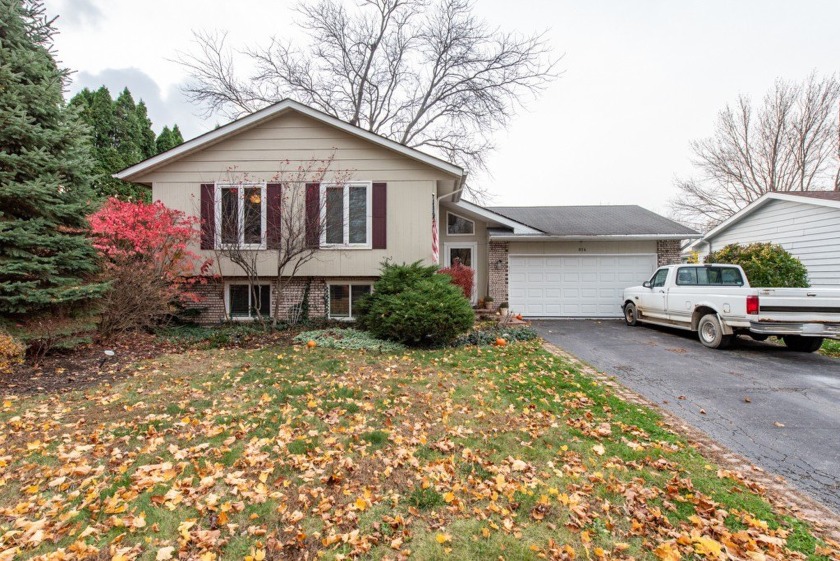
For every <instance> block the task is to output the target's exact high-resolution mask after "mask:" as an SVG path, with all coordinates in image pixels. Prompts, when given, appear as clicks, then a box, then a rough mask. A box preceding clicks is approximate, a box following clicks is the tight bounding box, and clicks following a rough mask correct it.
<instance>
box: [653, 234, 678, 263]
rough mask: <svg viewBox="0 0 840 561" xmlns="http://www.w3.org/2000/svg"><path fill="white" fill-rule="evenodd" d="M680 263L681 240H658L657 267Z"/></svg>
mask: <svg viewBox="0 0 840 561" xmlns="http://www.w3.org/2000/svg"><path fill="white" fill-rule="evenodd" d="M679 262H680V240H656V266H657V267H661V266H663V265H673V264H675V263H679Z"/></svg>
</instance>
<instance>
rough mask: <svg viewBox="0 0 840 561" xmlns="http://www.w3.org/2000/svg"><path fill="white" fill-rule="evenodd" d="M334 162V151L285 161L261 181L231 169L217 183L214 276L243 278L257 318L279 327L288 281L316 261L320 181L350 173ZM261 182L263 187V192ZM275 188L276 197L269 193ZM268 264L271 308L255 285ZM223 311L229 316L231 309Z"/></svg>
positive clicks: (322, 217) (339, 183) (322, 216)
mask: <svg viewBox="0 0 840 561" xmlns="http://www.w3.org/2000/svg"><path fill="white" fill-rule="evenodd" d="M334 160H335V153H333V154H331V155H330V156H328V157H327V158H324V159H321V158H315V157H313V158H311V159H309V160H306V161H303V160H297V161H295V163H293V162H292V161H290V160H285V161H283V162H280V170H279V171H278V172H277V173H275V174H274V175H273V176H272V177H271V178H270V179H268V180H267V181H265V182H263V181H262V180H260V179H256V178H252V177H250V176H249V175H248V174H247V173H245V174H242V173H237V172H236V169H235V168H230V169H229V170H228V172H227V177H226V179H225V181H224V182H222V183H221V186H220V187H219V189H221V191H220V192H219V193H218V194H217V197H219V204H220V208H219V212H218V213H217V215H216V219H215V221H214V223H215V230H216V231H215V232H214V236H213V237H214V238H217V239H216V241H215V243H214V249H213V252H214V254H215V257H216V259H215V263H216V264H217V267H218V268H217V271H218V273H217V275H218V276H219V277H220V278H221V279H222V281H224V279H225V278H229V277H245V279H246V285H247V287H248V290H249V294H250V301H251V303H252V305H251V312H252V313H253V314H254V315H255V316H256V319H258V320H259V321H264V320H266V318H267V317H268V316H269V315H271V316H272V320H271V321H272V325H273V326H276V325H277V322H278V321H280V319H281V316H282V315H283V314H282V310H281V306H282V304H283V302H284V301H286V300H285V299H284V295H285V294H286V291H287V290H288V288H289V286H290V285H291V284H292V281H293V280H294V279H295V278H296V277H297V275H298V274H299V272H300V270H301V268H302V267H303V265H305V264H306V263H308V262H310V261H312V260H314V259H317V256H318V249H319V248H320V242H321V234H322V232H323V231H324V227H325V221H326V213H325V212H324V211H323V210H324V209H325V205H326V201H325V200H324V198H323V197H321V196H320V185H321V184H322V183H329V185H330V186H332V187H343V186H344V185H345V184H346V183H347V182H348V181H349V180H350V178H351V175H352V172H351V171H349V170H334V169H331V168H332V164H333V161H334ZM292 166H294V167H292ZM263 183H265V184H266V185H267V186H266V191H265V193H264V192H263V190H262V185H263ZM277 187H279V189H280V191H279V196H277V195H274V194H273V193H272V192H271V191H272V189H274V188H277ZM310 187H314V188H315V189H316V191H317V192H318V194H317V195H316V196H315V197H314V198H310V197H308V196H307V189H308V188H310ZM263 196H265V197H266V199H265V200H263V198H262V197H263ZM368 211H370V209H368ZM342 220H343V219H342ZM266 263H273V264H275V265H276V268H275V274H274V280H273V284H274V286H275V300H274V304H273V309H271V310H269V309H264V308H263V307H262V305H261V302H260V298H259V295H260V292H259V290H258V288H257V287H258V285H260V284H264V283H265V278H266V277H267V276H268V275H266V274H265V270H264V269H265V266H266V265H265V264H266ZM229 264H230V265H233V266H234V267H235V270H236V274H231V273H229V272H228V271H229V269H228V266H229ZM261 265H263V266H261ZM261 269H262V271H261ZM270 312H271V313H270ZM294 312H295V310H294V309H293V310H289V316H288V319H289V320H290V321H293V322H294V321H296V320H297V319H298V318H297V317H295V313H294ZM226 314H227V315H228V319H229V314H230V310H226Z"/></svg>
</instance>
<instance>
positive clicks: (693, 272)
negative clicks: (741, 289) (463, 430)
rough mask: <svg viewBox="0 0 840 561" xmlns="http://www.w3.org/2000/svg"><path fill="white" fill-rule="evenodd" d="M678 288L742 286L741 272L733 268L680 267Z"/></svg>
mask: <svg viewBox="0 0 840 561" xmlns="http://www.w3.org/2000/svg"><path fill="white" fill-rule="evenodd" d="M677 284H678V285H680V286H686V285H687V286H743V285H744V279H743V278H742V277H741V271H739V270H738V269H735V268H734V267H680V268H679V269H678V270H677Z"/></svg>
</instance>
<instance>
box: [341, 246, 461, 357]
mask: <svg viewBox="0 0 840 561" xmlns="http://www.w3.org/2000/svg"><path fill="white" fill-rule="evenodd" d="M436 273H437V267H434V266H424V265H421V264H420V262H419V261H418V262H416V263H412V264H411V265H405V264H403V265H393V264H390V263H386V264H384V265H383V266H382V276H381V277H380V279H379V280H378V281H377V282H376V284H375V285H374V287H373V293H372V294H371V295H370V296H368V297H366V298H364V299H363V300H361V301H360V302H359V304H358V306H354V308H355V311H356V313H357V320H356V324H357V326H358V327H360V328H361V329H364V330H365V331H368V332H370V333H371V334H373V335H374V337H376V338H378V339H387V340H390V341H397V342H399V343H403V344H406V345H409V346H413V347H440V346H443V345H448V344H450V343H452V341H453V340H455V338H456V337H458V335H461V334H462V333H466V332H467V331H468V330H469V329H470V328H471V327H472V325H473V322H474V321H475V314H474V313H473V310H472V306H471V305H470V301H469V300H467V298H465V297H464V293H463V291H462V290H461V288H459V287H458V286H455V285H454V284H452V280H451V278H450V277H449V276H448V275H438V274H436Z"/></svg>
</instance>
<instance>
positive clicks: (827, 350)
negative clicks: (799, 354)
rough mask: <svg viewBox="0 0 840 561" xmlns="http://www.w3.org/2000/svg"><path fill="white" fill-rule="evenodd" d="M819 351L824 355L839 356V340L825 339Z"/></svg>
mask: <svg viewBox="0 0 840 561" xmlns="http://www.w3.org/2000/svg"><path fill="white" fill-rule="evenodd" d="M820 352H821V353H822V354H824V355H826V356H833V357H840V341H836V340H834V339H826V340H825V342H824V343H823V346H822V348H821V349H820Z"/></svg>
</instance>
